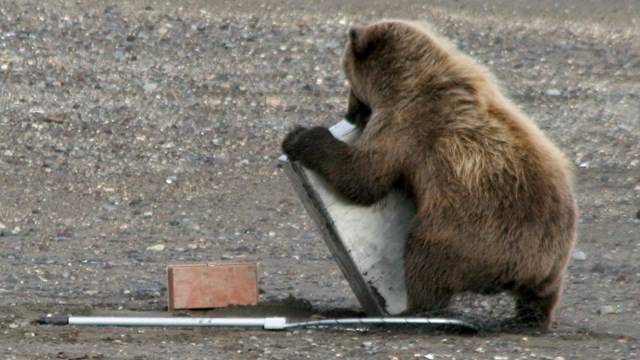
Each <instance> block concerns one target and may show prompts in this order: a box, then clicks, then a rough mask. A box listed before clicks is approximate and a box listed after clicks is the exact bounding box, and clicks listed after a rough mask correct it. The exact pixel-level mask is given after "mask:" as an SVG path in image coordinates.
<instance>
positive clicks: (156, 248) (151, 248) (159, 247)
mask: <svg viewBox="0 0 640 360" xmlns="http://www.w3.org/2000/svg"><path fill="white" fill-rule="evenodd" d="M164 247H165V245H164V244H157V245H152V246H149V247H148V248H146V251H162V250H164Z"/></svg>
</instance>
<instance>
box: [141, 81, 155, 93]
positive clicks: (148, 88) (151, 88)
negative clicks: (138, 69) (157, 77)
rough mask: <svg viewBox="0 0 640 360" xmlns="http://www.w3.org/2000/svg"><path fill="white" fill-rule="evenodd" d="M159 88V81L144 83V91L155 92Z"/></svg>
mask: <svg viewBox="0 0 640 360" xmlns="http://www.w3.org/2000/svg"><path fill="white" fill-rule="evenodd" d="M157 88H158V84H157V83H153V82H150V83H145V84H144V92H147V93H150V92H154V91H155V90H156V89H157Z"/></svg>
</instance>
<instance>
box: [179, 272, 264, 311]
mask: <svg viewBox="0 0 640 360" xmlns="http://www.w3.org/2000/svg"><path fill="white" fill-rule="evenodd" d="M167 277H168V288H169V310H170V311H171V310H174V309H207V308H217V307H225V306H229V305H255V304H257V303H258V273H257V268H256V264H254V263H243V264H184V265H169V266H168V267H167Z"/></svg>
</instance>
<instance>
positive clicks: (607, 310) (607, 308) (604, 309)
mask: <svg viewBox="0 0 640 360" xmlns="http://www.w3.org/2000/svg"><path fill="white" fill-rule="evenodd" d="M598 313H599V314H600V315H609V314H615V313H616V309H615V308H614V307H613V306H611V305H602V306H600V308H599V309H598Z"/></svg>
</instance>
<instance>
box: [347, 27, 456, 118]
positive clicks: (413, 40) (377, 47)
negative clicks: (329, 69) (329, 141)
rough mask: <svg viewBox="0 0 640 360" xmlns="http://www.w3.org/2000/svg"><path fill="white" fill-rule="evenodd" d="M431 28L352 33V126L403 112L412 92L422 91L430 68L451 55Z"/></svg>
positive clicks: (349, 112)
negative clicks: (393, 110)
mask: <svg viewBox="0 0 640 360" xmlns="http://www.w3.org/2000/svg"><path fill="white" fill-rule="evenodd" d="M426 26H427V25H426V24H424V25H423V24H419V23H412V22H405V21H381V22H376V23H373V24H371V25H367V26H365V27H358V26H356V27H352V28H351V29H350V30H349V41H348V43H347V46H346V49H345V51H344V55H343V69H344V73H345V77H346V79H347V81H348V82H349V85H350V87H351V92H350V95H349V106H348V109H347V116H346V117H347V120H349V121H350V122H352V123H354V124H355V125H358V126H364V125H366V123H367V121H368V120H369V118H370V116H371V114H372V112H375V111H376V110H380V109H382V108H388V107H393V106H398V105H399V103H401V100H402V98H403V97H404V98H406V97H407V95H410V94H409V93H408V92H410V91H411V89H415V90H416V91H417V90H419V84H418V82H419V81H421V79H425V69H427V68H428V67H429V64H433V63H438V62H442V61H443V57H446V53H445V52H444V51H442V47H441V46H440V44H437V43H436V42H435V39H433V38H432V37H431V36H430V35H429V33H428V32H427V31H426Z"/></svg>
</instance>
